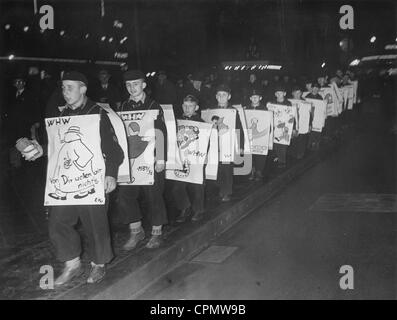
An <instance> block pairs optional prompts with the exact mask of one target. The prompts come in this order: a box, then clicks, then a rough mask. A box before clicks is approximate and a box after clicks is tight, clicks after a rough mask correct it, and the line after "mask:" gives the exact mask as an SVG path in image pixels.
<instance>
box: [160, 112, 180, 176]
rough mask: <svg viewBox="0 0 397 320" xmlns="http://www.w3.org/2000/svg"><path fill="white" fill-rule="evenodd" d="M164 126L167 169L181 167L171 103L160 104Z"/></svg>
mask: <svg viewBox="0 0 397 320" xmlns="http://www.w3.org/2000/svg"><path fill="white" fill-rule="evenodd" d="M160 106H161V109H163V115H164V121H165V126H166V128H167V162H166V164H165V168H166V169H167V170H173V169H182V161H181V156H180V154H179V150H178V148H177V147H176V121H175V115H174V109H173V107H172V104H161V105H160Z"/></svg>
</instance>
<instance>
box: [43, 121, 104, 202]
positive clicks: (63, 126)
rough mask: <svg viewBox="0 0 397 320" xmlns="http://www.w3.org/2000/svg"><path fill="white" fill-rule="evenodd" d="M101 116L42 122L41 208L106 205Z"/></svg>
mask: <svg viewBox="0 0 397 320" xmlns="http://www.w3.org/2000/svg"><path fill="white" fill-rule="evenodd" d="M99 123H100V115H99V114H92V115H82V116H73V117H59V118H47V119H45V124H46V129H47V135H48V166H47V179H46V187H45V197H44V205H46V206H65V205H101V204H105V189H104V179H105V162H104V159H103V155H102V150H101V139H100V133H99Z"/></svg>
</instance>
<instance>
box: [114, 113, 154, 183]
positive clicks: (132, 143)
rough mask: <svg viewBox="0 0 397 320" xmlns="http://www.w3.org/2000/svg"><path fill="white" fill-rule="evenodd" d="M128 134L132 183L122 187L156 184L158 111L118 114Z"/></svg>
mask: <svg viewBox="0 0 397 320" xmlns="http://www.w3.org/2000/svg"><path fill="white" fill-rule="evenodd" d="M118 114H119V116H120V118H121V120H123V123H124V127H125V132H126V134H127V145H128V159H129V162H130V175H131V181H130V182H123V183H120V184H121V185H139V186H141V185H152V184H153V183H154V149H155V129H154V120H155V119H157V116H158V110H139V111H125V112H119V113H118Z"/></svg>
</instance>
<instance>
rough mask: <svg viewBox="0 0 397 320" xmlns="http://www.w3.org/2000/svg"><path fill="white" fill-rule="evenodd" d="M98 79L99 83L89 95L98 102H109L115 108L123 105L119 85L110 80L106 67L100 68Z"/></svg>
mask: <svg viewBox="0 0 397 320" xmlns="http://www.w3.org/2000/svg"><path fill="white" fill-rule="evenodd" d="M98 80H99V83H98V84H97V85H96V86H95V87H94V88H93V90H92V91H91V92H92V93H90V94H89V96H90V97H91V98H92V99H94V100H95V101H96V102H101V103H107V104H109V106H110V107H111V108H112V109H113V110H117V109H118V108H119V107H120V105H121V94H120V92H119V90H118V89H117V87H116V86H114V85H113V84H111V83H110V82H109V80H110V74H109V72H108V71H107V70H105V69H102V70H100V71H99V73H98Z"/></svg>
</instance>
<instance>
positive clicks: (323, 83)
mask: <svg viewBox="0 0 397 320" xmlns="http://www.w3.org/2000/svg"><path fill="white" fill-rule="evenodd" d="M317 82H318V84H319V85H320V86H324V85H325V78H324V77H319V78H318V79H317Z"/></svg>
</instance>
